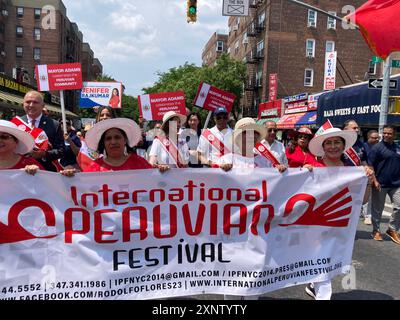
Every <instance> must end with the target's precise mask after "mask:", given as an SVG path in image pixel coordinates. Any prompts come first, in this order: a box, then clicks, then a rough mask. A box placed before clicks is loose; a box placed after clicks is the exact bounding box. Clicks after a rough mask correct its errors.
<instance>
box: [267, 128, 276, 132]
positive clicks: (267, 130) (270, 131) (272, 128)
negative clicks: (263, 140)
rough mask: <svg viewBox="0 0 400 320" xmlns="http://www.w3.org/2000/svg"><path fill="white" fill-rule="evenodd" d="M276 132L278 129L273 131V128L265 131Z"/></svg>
mask: <svg viewBox="0 0 400 320" xmlns="http://www.w3.org/2000/svg"><path fill="white" fill-rule="evenodd" d="M272 131H273V132H277V131H278V129H273V128H270V129H267V132H272Z"/></svg>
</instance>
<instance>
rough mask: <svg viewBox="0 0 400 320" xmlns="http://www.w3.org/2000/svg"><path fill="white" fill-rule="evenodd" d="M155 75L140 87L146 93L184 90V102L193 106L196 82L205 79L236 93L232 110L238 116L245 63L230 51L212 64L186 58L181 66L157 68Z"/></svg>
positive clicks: (190, 107)
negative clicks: (148, 83)
mask: <svg viewBox="0 0 400 320" xmlns="http://www.w3.org/2000/svg"><path fill="white" fill-rule="evenodd" d="M158 76H159V79H158V80H157V81H156V83H155V84H154V85H153V86H152V87H147V88H143V91H144V92H145V93H147V94H149V93H159V92H174V91H184V92H185V97H186V106H187V107H188V108H189V109H193V101H194V99H195V97H196V94H197V90H198V88H199V85H200V83H201V82H205V83H208V84H210V85H212V86H215V87H217V88H220V89H222V90H225V91H228V92H231V93H233V94H235V95H236V100H235V104H234V106H233V109H232V114H233V116H234V117H235V119H236V120H237V119H238V116H239V111H240V109H239V105H240V100H241V99H242V96H243V84H244V80H245V78H246V65H245V64H244V63H243V62H239V61H235V60H233V59H231V58H230V57H229V55H227V54H223V55H221V57H220V58H219V59H218V60H217V62H216V65H215V66H211V67H208V66H203V67H197V66H195V65H194V64H189V63H187V62H186V63H185V64H184V65H183V66H179V67H177V68H171V69H169V70H168V71H167V72H158ZM196 109H197V108H196ZM196 109H195V110H196ZM196 111H200V109H197V110H196ZM201 113H202V114H203V115H206V114H207V113H208V112H207V111H201Z"/></svg>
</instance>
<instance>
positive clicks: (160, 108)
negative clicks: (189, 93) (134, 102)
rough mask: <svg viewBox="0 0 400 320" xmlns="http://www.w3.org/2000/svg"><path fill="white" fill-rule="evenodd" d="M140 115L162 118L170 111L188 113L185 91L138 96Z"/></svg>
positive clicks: (150, 118) (153, 118) (149, 118)
mask: <svg viewBox="0 0 400 320" xmlns="http://www.w3.org/2000/svg"><path fill="white" fill-rule="evenodd" d="M138 104H139V112H140V115H141V116H142V117H143V118H144V119H146V120H149V121H151V120H162V118H163V116H164V114H166V113H167V112H168V111H175V112H177V113H179V114H183V115H185V114H186V101H185V94H184V93H183V91H177V92H163V93H152V94H144V95H141V96H139V97H138Z"/></svg>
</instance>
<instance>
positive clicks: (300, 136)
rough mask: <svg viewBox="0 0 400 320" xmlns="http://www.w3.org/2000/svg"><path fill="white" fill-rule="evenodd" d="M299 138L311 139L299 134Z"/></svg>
mask: <svg viewBox="0 0 400 320" xmlns="http://www.w3.org/2000/svg"><path fill="white" fill-rule="evenodd" d="M298 138H299V139H307V140H308V139H310V137H309V136H307V135H304V134H299V136H298Z"/></svg>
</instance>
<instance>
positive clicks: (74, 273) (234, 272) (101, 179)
mask: <svg viewBox="0 0 400 320" xmlns="http://www.w3.org/2000/svg"><path fill="white" fill-rule="evenodd" d="M0 181H1V190H2V193H1V196H0V299H154V298H163V297H173V296H187V295H193V294H200V293H214V294H234V295H255V294H263V293H266V292H270V291H273V290H277V289H281V288H284V287H289V286H293V285H297V284H302V283H308V282H310V281H323V280H328V279H331V278H333V277H334V276H336V275H338V274H339V273H342V272H345V271H346V270H348V267H349V265H350V264H351V256H352V251H353V245H354V235H355V231H356V226H357V221H358V216H359V212H360V207H361V203H362V198H363V194H364V190H365V187H366V183H367V178H366V177H365V174H364V171H363V169H362V168H361V169H360V168H356V167H351V168H321V169H319V168H316V169H315V170H314V172H312V173H310V172H308V171H307V170H298V169H290V170H288V172H286V173H285V174H283V175H281V174H279V173H277V171H276V170H275V169H262V170H260V169H246V170H244V169H237V170H233V171H231V172H228V173H225V172H223V171H222V170H215V169H195V170H193V169H174V170H170V171H169V172H167V173H164V174H161V173H159V172H158V171H157V170H142V171H123V172H110V173H102V174H101V175H100V174H98V173H82V174H78V175H76V176H75V177H73V178H66V177H63V176H61V175H59V174H55V173H48V172H38V173H37V174H36V175H35V176H30V175H28V174H26V173H25V172H23V171H19V170H15V171H2V172H0Z"/></svg>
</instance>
